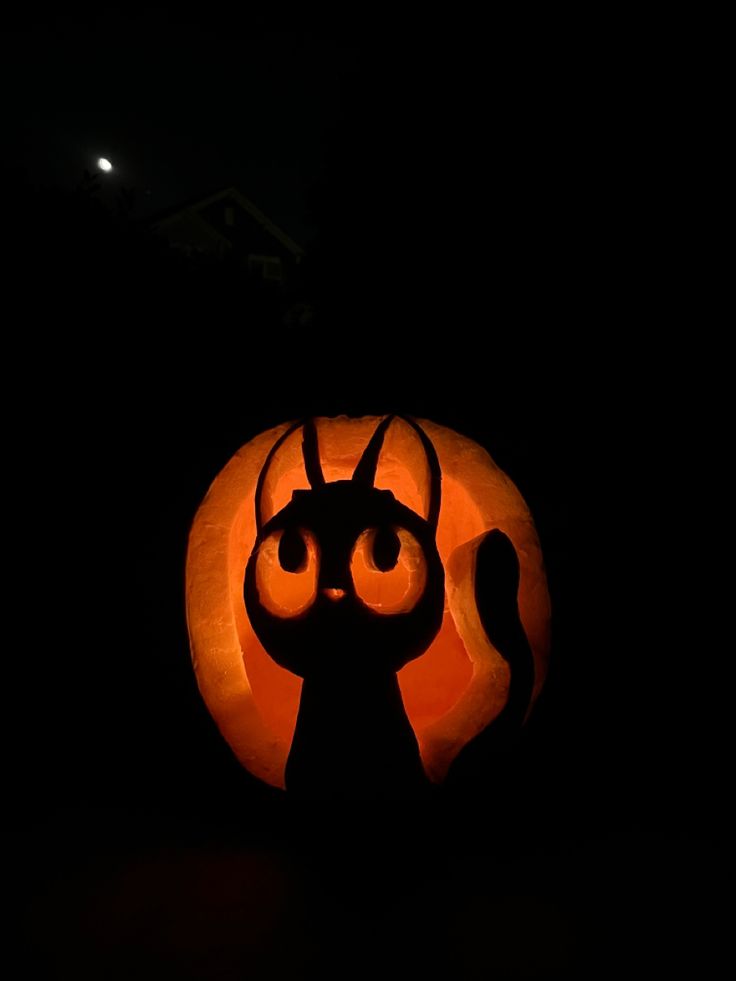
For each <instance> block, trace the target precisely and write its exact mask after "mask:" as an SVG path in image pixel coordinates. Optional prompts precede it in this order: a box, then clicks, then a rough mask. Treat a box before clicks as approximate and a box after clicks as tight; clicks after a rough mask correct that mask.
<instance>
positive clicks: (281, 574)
mask: <svg viewBox="0 0 736 981" xmlns="http://www.w3.org/2000/svg"><path fill="white" fill-rule="evenodd" d="M318 573H319V549H318V547H317V541H316V539H315V537H314V535H313V534H312V533H311V532H310V531H307V530H305V529H303V528H289V529H287V530H286V531H282V530H278V531H274V532H272V533H271V534H270V535H268V537H266V538H264V540H263V541H262V542H261V544H260V546H259V548H258V555H257V557H256V589H257V590H258V598H259V600H260V601H261V605H262V606H263V607H265V608H266V609H267V610H268V612H269V613H272V614H273V615H274V616H277V617H298V616H299V615H300V614H302V613H304V612H305V611H306V610H308V609H309V607H310V606H311V605H312V603H314V601H315V599H316V597H317V576H318Z"/></svg>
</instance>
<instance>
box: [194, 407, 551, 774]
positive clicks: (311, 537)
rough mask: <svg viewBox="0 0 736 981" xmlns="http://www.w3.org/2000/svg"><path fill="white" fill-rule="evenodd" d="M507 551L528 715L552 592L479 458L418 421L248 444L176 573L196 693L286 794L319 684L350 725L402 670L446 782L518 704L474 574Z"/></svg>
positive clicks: (500, 484)
mask: <svg viewBox="0 0 736 981" xmlns="http://www.w3.org/2000/svg"><path fill="white" fill-rule="evenodd" d="M440 488H441V491H440ZM316 490H319V494H318V495H315V491H316ZM315 497H319V499H320V501H321V503H320V505H319V508H318V509H317V511H316V512H315V507H314V500H315ZM371 509H373V511H371ZM376 509H377V511H376ZM369 512H371V514H370V515H369ZM373 512H375V513H373ZM497 539H498V540H497ZM499 540H502V542H501V543H500V544H501V553H503V543H505V544H506V545H507V546H508V551H509V552H510V554H511V556H512V559H513V563H514V567H515V569H512V576H511V579H510V584H506V585H503V584H502V585H501V591H502V592H503V591H504V590H506V592H507V593H508V591H509V589H510V590H511V594H510V595H511V605H512V607H513V614H514V616H515V617H516V622H517V623H519V631H518V632H519V633H520V634H521V635H522V638H523V644H524V645H525V648H526V650H527V651H528V654H529V657H528V661H529V664H528V665H527V667H526V669H525V670H524V671H521V673H522V674H524V673H525V675H526V677H527V679H528V697H527V698H526V701H525V704H524V712H526V711H527V710H528V708H529V706H530V704H531V702H532V701H533V700H534V698H536V696H537V695H538V693H539V691H540V689H541V686H542V684H543V681H544V676H545V671H546V662H547V657H548V652H549V614H550V604H549V594H548V591H547V585H546V579H545V574H544V568H543V563H542V555H541V550H540V547H539V542H538V539H537V535H536V531H535V528H534V524H533V521H532V518H531V515H530V513H529V509H528V508H527V506H526V504H525V503H524V501H523V499H522V497H521V495H520V494H519V492H518V490H517V489H516V487H515V486H514V485H513V484H512V483H511V481H510V480H509V479H508V477H506V476H505V474H504V473H503V472H502V471H501V470H500V469H499V468H498V467H497V466H496V465H495V464H494V462H493V461H492V459H491V458H490V456H489V455H488V454H487V452H486V451H485V450H483V449H482V448H481V447H480V446H478V444H476V443H475V442H473V441H472V440H470V439H468V438H466V437H464V436H461V435H459V434H458V433H456V432H453V431H452V430H449V429H447V428H445V427H442V426H439V425H436V424H435V423H432V422H428V421H425V420H420V421H418V422H414V421H413V420H405V419H403V418H392V417H389V418H385V419H381V418H376V417H365V418H361V419H350V418H347V417H344V416H343V417H339V418H336V419H325V418H320V419H317V420H314V421H313V422H312V421H310V422H309V423H308V424H306V425H296V424H284V425H282V426H278V427H276V428H274V429H272V430H269V431H268V432H266V433H263V434H262V435H260V436H258V437H256V438H255V439H253V440H251V441H250V442H249V443H247V444H246V445H245V446H243V447H242V448H241V449H240V450H239V451H238V452H237V453H236V454H235V456H234V457H233V458H232V459H231V460H230V462H229V463H228V464H227V465H226V466H225V468H224V469H223V470H222V471H221V473H220V474H219V475H218V476H217V478H216V479H215V481H214V483H213V484H212V486H211V488H210V490H209V492H208V494H207V496H206V497H205V499H204V501H203V503H202V505H201V506H200V508H199V510H198V512H197V514H196V517H195V519H194V523H193V526H192V530H191V534H190V539H189V549H188V554H187V576H186V596H187V621H188V626H189V635H190V641H191V650H192V659H193V663H194V669H195V672H196V676H197V681H198V684H199V688H200V691H201V693H202V695H203V697H204V699H205V702H206V704H207V707H208V708H209V711H210V713H211V714H212V716H213V718H214V719H215V721H216V723H217V725H218V726H219V728H220V731H221V732H222V734H223V736H224V737H225V739H226V740H227V742H228V743H229V745H230V747H231V748H232V750H233V751H234V753H235V754H236V756H237V758H238V759H239V760H240V762H241V763H242V764H243V765H244V766H245V767H246V768H247V769H248V770H249V771H250V772H251V773H253V774H254V775H255V776H257V777H259V778H261V779H262V780H264V781H266V782H268V783H270V784H273V785H275V786H281V787H283V786H284V785H285V771H286V766H287V759H290V766H292V765H293V759H291V758H290V750H292V757H293V756H294V753H293V749H294V747H293V745H292V744H295V729H296V727H297V717H299V719H300V726H301V725H302V722H301V720H302V717H303V713H304V712H305V702H306V701H307V686H311V688H310V691H312V692H313V691H314V689H315V688H317V689H318V688H319V685H318V684H317V682H315V681H314V680H313V679H314V677H315V676H317V677H318V678H321V679H324V678H326V677H330V678H332V679H333V681H332V682H331V683H330V687H329V691H330V698H331V699H332V702H331V703H330V706H331V707H330V709H329V711H330V712H335V713H336V714H335V718H338V719H341V720H346V719H347V718H348V717H349V716H350V715H351V703H353V702H355V703H356V704H357V703H358V702H360V700H361V697H362V696H363V694H364V689H366V690H367V689H369V688H370V685H371V684H373V681H372V680H371V679H372V678H373V677H374V675H372V674H371V671H372V670H373V665H374V664H375V663H381V664H386V665H388V667H387V668H386V671H389V670H390V674H391V677H393V678H395V677H396V674H395V672H396V671H398V688H399V689H400V696H398V701H399V703H402V702H403V709H402V710H401V711H402V712H403V711H404V710H405V715H406V718H408V722H409V723H410V726H411V730H413V735H412V739H414V736H415V738H416V744H418V750H419V754H420V755H421V765H422V766H423V770H424V772H426V774H427V775H428V776H429V778H430V779H431V780H432V781H435V782H438V781H441V780H442V778H443V777H444V776H445V775H446V773H447V770H448V768H449V766H450V765H451V763H452V761H453V759H454V758H455V757H456V756H457V754H458V753H459V752H460V751H461V750H462V748H463V747H464V746H465V745H466V744H467V743H469V742H470V741H471V740H472V739H473V738H474V737H476V736H478V735H479V734H480V733H482V732H483V731H484V730H486V728H487V727H488V726H489V725H491V724H492V723H493V722H494V720H496V719H498V718H499V717H500V716H501V714H502V712H503V711H504V709H505V707H507V705H508V702H509V700H510V699H509V695H510V688H511V684H512V676H513V673H514V665H513V664H512V663H511V659H510V657H509V653H508V651H507V650H504V649H503V648H504V643H505V641H504V640H503V639H502V640H501V641H499V640H498V636H497V635H496V634H495V633H494V629H493V621H494V616H495V611H496V609H497V608H498V604H496V603H495V602H494V598H493V597H492V596H491V597H490V601H489V602H488V603H485V597H484V595H483V594H482V590H481V587H480V585H479V583H480V580H479V579H478V577H479V575H480V562H481V558H479V556H482V555H485V553H486V552H487V551H489V549H488V545H489V543H490V544H491V545H492V546H494V545H495V546H497V545H499ZM509 543H510V544H509ZM511 546H513V548H511ZM495 551H498V549H497V548H496V549H495ZM504 554H505V553H504ZM338 556H339V559H338ZM486 561H487V560H486ZM504 561H506V559H504ZM514 571H515V573H516V576H517V579H518V592H517V579H514V576H513V572H514ZM496 578H497V577H496ZM483 583H484V586H483V589H485V588H486V585H485V584H487V588H488V589H490V590H494V589H495V588H496V586H495V585H494V583H495V579H494V576H493V575H490V576H486V578H485V579H483ZM244 584H245V596H244ZM517 602H518V612H517ZM314 624H317V626H316V627H315V626H314ZM417 624H418V625H417ZM410 625H411V626H410ZM522 626H523V629H522ZM315 629H316V630H317V633H316V635H315V633H314V631H315ZM308 631H309V632H308ZM402 631H403V633H402ZM501 633H502V634H503V636H504V637H505V636H507V635H508V630H505V629H504V630H503V631H502V632H501ZM386 638H388V640H387V639H386ZM396 638H398V639H396ZM402 638H403V639H402ZM402 644H404V647H402ZM352 648H356V649H358V650H359V652H360V657H359V658H358V659H357V660H356V659H355V658H353V657H351V649H352ZM375 677H378V675H375ZM381 677H384V676H383V675H382V676H381ZM385 677H388V676H387V675H386V676H385ZM335 678H337V679H338V680H337V681H334V679H335ZM302 679H305V680H304V681H303V680H302ZM303 686H304V688H303ZM300 699H301V708H300ZM335 700H338V701H341V702H342V706H341V707H338V708H335V707H334V702H335ZM316 704H317V705H318V708H317V709H316V711H321V710H322V709H321V707H319V706H320V705H323V704H324V703H319V700H318V701H317V703H316ZM366 704H369V703H368V702H367V703H366ZM368 718H369V717H368V716H366V719H368ZM358 724H360V716H359V718H358ZM370 724H371V725H372V724H373V722H371V723H370ZM330 738H333V739H334V741H337V740H339V739H340V738H341V733H340V732H335V733H334V736H333V737H330ZM322 749H323V750H324V751H325V752H327V753H329V752H331V749H329V748H326V746H325V745H324V744H323V745H322ZM386 758H387V759H388V758H389V756H388V755H387V757H386ZM290 786H291V784H290Z"/></svg>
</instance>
